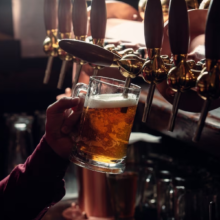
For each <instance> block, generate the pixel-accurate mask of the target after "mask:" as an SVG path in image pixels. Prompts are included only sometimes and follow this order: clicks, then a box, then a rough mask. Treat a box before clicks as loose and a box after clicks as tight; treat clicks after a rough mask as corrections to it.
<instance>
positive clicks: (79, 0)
mask: <svg viewBox="0 0 220 220" xmlns="http://www.w3.org/2000/svg"><path fill="white" fill-rule="evenodd" d="M72 22H73V32H74V35H75V39H76V40H79V41H85V40H86V37H87V4H86V1H85V0H74V1H73V10H72ZM78 58H79V59H78ZM76 62H77V67H76V72H74V73H73V82H72V91H74V88H75V85H76V84H77V83H78V80H79V76H80V72H81V69H82V65H83V64H85V61H83V60H82V59H80V57H77V58H76Z"/></svg>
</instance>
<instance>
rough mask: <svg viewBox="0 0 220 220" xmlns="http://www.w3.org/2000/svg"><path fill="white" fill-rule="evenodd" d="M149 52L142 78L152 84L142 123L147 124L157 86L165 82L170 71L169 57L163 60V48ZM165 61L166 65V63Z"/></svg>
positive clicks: (149, 50)
mask: <svg viewBox="0 0 220 220" xmlns="http://www.w3.org/2000/svg"><path fill="white" fill-rule="evenodd" d="M147 51H148V60H147V61H146V62H145V64H144V66H143V70H142V78H143V79H144V81H145V82H147V83H149V84H150V89H149V92H148V96H147V100H146V102H145V107H144V114H143V117H142V122H146V121H147V119H148V116H149V114H150V109H151V105H152V100H153V96H154V91H155V88H156V84H158V83H161V82H162V81H163V80H165V79H166V77H167V73H168V71H169V66H168V64H169V57H168V56H164V57H163V58H162V57H161V56H160V51H161V48H153V49H147ZM164 61H165V62H166V63H164ZM166 64H167V65H166Z"/></svg>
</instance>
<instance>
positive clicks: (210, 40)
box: [205, 0, 220, 60]
mask: <svg viewBox="0 0 220 220" xmlns="http://www.w3.org/2000/svg"><path fill="white" fill-rule="evenodd" d="M219 8H220V1H219V0H212V1H211V3H210V6H209V11H208V17H207V22H206V30H205V54H206V58H207V59H212V60H215V59H216V60H217V59H220V43H219V40H220V13H219Z"/></svg>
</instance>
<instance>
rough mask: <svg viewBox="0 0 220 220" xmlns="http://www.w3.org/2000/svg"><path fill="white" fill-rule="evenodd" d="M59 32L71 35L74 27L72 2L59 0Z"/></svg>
mask: <svg viewBox="0 0 220 220" xmlns="http://www.w3.org/2000/svg"><path fill="white" fill-rule="evenodd" d="M58 21H59V32H60V33H70V32H71V29H72V27H71V25H72V2H71V0H59V8H58Z"/></svg>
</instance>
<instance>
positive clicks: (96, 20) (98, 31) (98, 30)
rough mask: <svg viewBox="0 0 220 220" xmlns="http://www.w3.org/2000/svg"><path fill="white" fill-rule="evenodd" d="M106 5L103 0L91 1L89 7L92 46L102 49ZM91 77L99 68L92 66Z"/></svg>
mask: <svg viewBox="0 0 220 220" xmlns="http://www.w3.org/2000/svg"><path fill="white" fill-rule="evenodd" d="M106 13H107V12H106V4H105V0H93V1H92V6H91V15H90V26H91V35H92V41H93V44H95V45H98V46H100V47H104V39H105V31H106V22H107V15H106ZM91 65H92V67H93V76H96V75H97V74H98V71H99V69H101V68H102V67H101V66H97V65H93V64H91Z"/></svg>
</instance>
